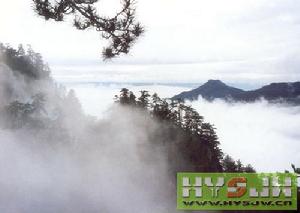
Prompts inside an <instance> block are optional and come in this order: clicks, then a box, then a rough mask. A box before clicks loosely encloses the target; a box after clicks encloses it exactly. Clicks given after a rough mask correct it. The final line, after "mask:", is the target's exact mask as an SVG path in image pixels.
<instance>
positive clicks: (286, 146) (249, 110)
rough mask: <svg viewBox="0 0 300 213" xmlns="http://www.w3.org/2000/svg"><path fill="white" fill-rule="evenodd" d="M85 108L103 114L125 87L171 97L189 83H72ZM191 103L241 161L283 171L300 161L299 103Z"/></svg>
mask: <svg viewBox="0 0 300 213" xmlns="http://www.w3.org/2000/svg"><path fill="white" fill-rule="evenodd" d="M71 87H72V88H74V89H75V91H76V92H77V94H78V97H79V99H80V100H81V102H82V105H83V108H84V110H85V111H86V112H87V113H88V114H91V115H94V116H99V117H102V116H104V115H105V114H106V113H107V109H108V107H109V106H110V104H112V103H113V99H112V98H113V96H114V95H115V94H118V92H119V90H120V88H122V87H127V88H130V89H131V90H133V91H134V92H135V93H136V94H137V93H138V91H140V90H142V89H145V90H149V91H151V92H157V93H158V94H159V95H160V96H161V97H172V96H173V95H175V94H178V93H179V92H181V91H184V90H188V89H189V88H188V87H173V86H155V85H154V86H132V85H125V84H124V85H113V84H112V85H110V86H107V85H106V86H105V85H102V86H101V85H100V86H92V85H86V86H83V85H80V84H77V85H73V86H72V84H69V88H71ZM191 105H192V106H193V107H194V108H195V109H197V111H198V112H199V113H200V114H201V115H203V116H204V118H205V121H207V122H210V123H212V124H214V125H215V127H216V128H217V134H218V136H219V138H220V142H221V148H222V149H223V151H224V152H226V153H228V154H230V155H231V156H233V157H234V158H235V159H241V160H242V162H243V163H245V164H248V163H251V164H252V165H253V166H254V167H255V168H256V169H257V170H258V171H260V172H276V171H279V172H283V171H284V170H286V169H288V170H290V169H291V163H294V164H296V165H297V164H300V156H299V153H300V144H299V138H300V134H299V128H300V107H299V106H298V107H285V106H283V105H271V104H268V103H267V102H266V101H258V102H256V103H248V104H242V103H235V104H229V103H225V102H223V101H221V100H217V101H214V102H212V103H211V102H207V101H205V100H199V101H195V102H192V103H191Z"/></svg>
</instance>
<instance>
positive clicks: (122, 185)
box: [0, 66, 176, 213]
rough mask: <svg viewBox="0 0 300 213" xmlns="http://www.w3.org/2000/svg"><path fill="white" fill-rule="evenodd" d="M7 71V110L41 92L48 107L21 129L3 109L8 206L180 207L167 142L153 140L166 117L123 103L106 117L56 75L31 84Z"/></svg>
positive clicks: (0, 180)
mask: <svg viewBox="0 0 300 213" xmlns="http://www.w3.org/2000/svg"><path fill="white" fill-rule="evenodd" d="M0 70H1V72H0V73H1V75H0V77H1V78H0V82H5V83H6V84H1V85H0V91H1V96H0V97H1V100H0V103H1V109H2V110H3V109H5V105H6V104H8V103H10V102H11V101H15V100H17V101H20V102H21V101H27V102H28V103H31V102H32V95H34V94H36V93H39V92H42V93H43V94H45V97H46V103H45V111H46V113H42V114H39V115H37V114H34V115H32V117H33V118H35V120H34V119H33V120H30V122H28V123H26V124H25V125H23V126H22V127H21V128H7V127H6V126H7V124H8V123H9V122H10V120H8V119H5V116H4V114H1V117H0V118H1V120H0V121H1V122H0V123H1V128H0V141H1V143H0V185H1V188H2V190H1V192H0V211H1V212H28V213H29V212H30V213H35V212H45V213H47V212H75V213H77V212H99V211H101V212H108V213H109V212H145V213H146V212H158V213H159V212H174V211H175V209H176V200H175V198H176V192H175V190H174V189H175V188H174V184H173V183H174V182H175V179H174V178H175V177H172V176H171V175H170V174H169V172H168V164H167V161H166V159H165V158H166V157H165V154H164V150H163V149H164V148H163V147H161V146H159V145H158V144H155V146H154V144H153V141H151V139H150V138H151V135H153V134H159V132H160V131H161V127H160V124H159V123H157V122H156V121H154V120H153V119H151V118H150V117H149V116H148V115H147V114H145V113H142V112H140V111H138V110H133V109H129V108H126V107H119V106H116V105H112V106H111V107H110V108H109V109H107V111H106V114H105V116H103V118H102V119H101V120H99V119H96V118H94V117H89V116H85V115H84V113H83V110H82V107H81V105H80V103H79V101H78V100H77V99H76V97H75V96H74V93H73V92H67V91H66V90H65V89H64V88H62V87H61V86H58V85H56V84H53V85H52V83H53V82H52V80H49V79H48V80H47V81H44V80H43V81H40V80H35V81H30V84H28V79H27V80H26V79H23V78H22V77H20V76H16V75H14V74H13V72H12V71H11V70H10V69H9V68H8V67H6V66H1V67H0ZM45 82H47V83H45ZM47 85H48V86H47ZM49 85H52V86H51V87H50V86H49ZM7 86H9V89H7V88H8V87H7ZM8 94H10V95H8ZM37 121H38V122H37ZM37 124H38V125H37Z"/></svg>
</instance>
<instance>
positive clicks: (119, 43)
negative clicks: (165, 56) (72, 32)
mask: <svg viewBox="0 0 300 213" xmlns="http://www.w3.org/2000/svg"><path fill="white" fill-rule="evenodd" d="M98 1H99V0H59V1H55V3H50V2H49V0H33V2H34V6H35V11H36V12H37V14H38V15H40V16H43V17H44V18H45V19H46V20H49V19H53V20H55V21H63V20H64V17H65V16H66V15H73V22H74V26H75V27H76V28H77V29H79V30H85V29H87V28H90V27H93V28H95V29H96V30H97V31H99V32H101V36H102V38H104V39H107V40H109V45H108V46H107V47H105V48H104V49H103V51H102V55H103V58H104V59H110V58H113V57H115V56H118V55H120V54H122V53H124V54H127V53H128V52H129V50H130V48H131V47H132V45H133V44H134V42H135V41H136V40H137V38H138V37H139V36H140V35H141V34H142V33H143V32H144V28H143V27H142V26H141V24H140V23H139V22H137V21H136V20H135V1H134V0H122V9H121V10H120V12H118V13H116V15H115V16H114V17H112V18H109V17H101V16H99V15H98V14H97V11H96V8H95V6H94V4H95V3H97V2H98Z"/></svg>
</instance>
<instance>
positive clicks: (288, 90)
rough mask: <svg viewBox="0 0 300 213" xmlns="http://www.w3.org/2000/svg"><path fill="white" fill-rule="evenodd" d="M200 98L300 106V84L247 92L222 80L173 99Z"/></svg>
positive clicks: (280, 85) (278, 85) (292, 83)
mask: <svg viewBox="0 0 300 213" xmlns="http://www.w3.org/2000/svg"><path fill="white" fill-rule="evenodd" d="M199 96H202V98H204V99H206V100H209V101H212V100H214V99H216V98H219V99H224V100H226V101H243V102H253V101H256V100H258V99H260V98H264V99H266V100H268V101H272V102H273V101H274V102H277V101H278V102H288V103H294V104H300V82H291V83H288V82H283V83H271V84H269V85H266V86H263V87H261V88H260V89H256V90H250V91H245V90H242V89H238V88H235V87H231V86H228V85H226V84H225V83H223V82H222V81H220V80H209V81H207V82H206V83H205V84H203V85H201V86H200V87H198V88H196V89H193V90H191V91H186V92H182V93H180V94H178V95H175V96H174V97H173V98H172V99H182V100H197V99H198V97H199Z"/></svg>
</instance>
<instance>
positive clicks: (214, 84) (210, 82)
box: [203, 79, 227, 86]
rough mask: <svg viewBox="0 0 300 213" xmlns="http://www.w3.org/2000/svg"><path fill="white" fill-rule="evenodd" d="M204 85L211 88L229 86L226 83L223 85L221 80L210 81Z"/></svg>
mask: <svg viewBox="0 0 300 213" xmlns="http://www.w3.org/2000/svg"><path fill="white" fill-rule="evenodd" d="M204 85H211V86H227V85H226V84H225V83H223V82H222V81H220V80H213V79H210V80H208V81H207V82H206V83H205V84H203V86H204Z"/></svg>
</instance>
